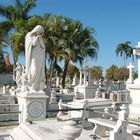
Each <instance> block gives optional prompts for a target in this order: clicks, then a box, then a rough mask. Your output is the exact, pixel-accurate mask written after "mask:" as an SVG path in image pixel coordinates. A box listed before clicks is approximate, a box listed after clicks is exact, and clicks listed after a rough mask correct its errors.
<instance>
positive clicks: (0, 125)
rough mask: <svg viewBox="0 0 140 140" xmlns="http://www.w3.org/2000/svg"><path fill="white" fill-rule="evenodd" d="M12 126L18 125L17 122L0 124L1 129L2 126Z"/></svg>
mask: <svg viewBox="0 0 140 140" xmlns="http://www.w3.org/2000/svg"><path fill="white" fill-rule="evenodd" d="M13 125H19V123H18V121H6V122H0V127H3V126H13Z"/></svg>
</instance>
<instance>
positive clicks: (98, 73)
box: [91, 66, 103, 80]
mask: <svg viewBox="0 0 140 140" xmlns="http://www.w3.org/2000/svg"><path fill="white" fill-rule="evenodd" d="M102 72H103V68H102V67H101V66H94V67H92V68H91V73H92V75H93V78H94V79H96V80H99V79H100V78H101V77H102V76H103V73H102Z"/></svg>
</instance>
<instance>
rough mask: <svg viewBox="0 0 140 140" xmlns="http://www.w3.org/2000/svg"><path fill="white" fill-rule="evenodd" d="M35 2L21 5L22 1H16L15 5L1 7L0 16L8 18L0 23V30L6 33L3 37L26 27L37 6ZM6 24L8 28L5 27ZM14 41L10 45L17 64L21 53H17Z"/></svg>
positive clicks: (33, 0) (28, 0)
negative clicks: (30, 13) (29, 14)
mask: <svg viewBox="0 0 140 140" xmlns="http://www.w3.org/2000/svg"><path fill="white" fill-rule="evenodd" d="M35 2H36V0H26V1H25V2H24V3H21V1H20V0H15V5H8V6H3V5H0V15H1V16H3V17H5V18H6V20H5V21H2V22H1V23H0V29H1V30H3V31H4V34H3V35H5V36H7V35H11V34H12V33H13V32H12V31H14V30H15V31H18V30H19V29H21V28H22V26H25V24H26V20H27V19H28V18H29V16H28V13H29V11H30V10H31V9H32V8H33V7H35V6H36V5H35ZM4 24H5V26H6V25H7V26H6V27H5V26H4ZM4 27H5V28H4ZM13 29H14V30H13ZM3 38H4V37H3ZM13 41H14V40H11V42H10V45H11V50H12V52H13V58H14V64H15V63H16V61H17V59H18V53H19V52H17V48H16V47H15V46H14V44H13Z"/></svg>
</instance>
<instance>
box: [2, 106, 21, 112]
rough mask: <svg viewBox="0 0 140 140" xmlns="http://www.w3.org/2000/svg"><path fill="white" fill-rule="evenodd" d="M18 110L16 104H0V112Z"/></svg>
mask: <svg viewBox="0 0 140 140" xmlns="http://www.w3.org/2000/svg"><path fill="white" fill-rule="evenodd" d="M16 111H19V105H18V104H0V113H1V112H16Z"/></svg>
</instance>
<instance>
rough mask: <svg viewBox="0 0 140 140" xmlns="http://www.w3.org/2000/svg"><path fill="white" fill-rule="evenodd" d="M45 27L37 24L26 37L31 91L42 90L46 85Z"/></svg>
mask: <svg viewBox="0 0 140 140" xmlns="http://www.w3.org/2000/svg"><path fill="white" fill-rule="evenodd" d="M43 34H44V29H43V27H42V26H41V25H37V26H36V27H35V28H34V29H33V30H32V31H31V32H28V33H27V35H26V37H25V63H26V64H25V67H26V69H25V77H26V78H27V86H28V88H29V90H30V91H35V92H36V91H42V90H43V89H44V88H45V87H46V85H45V81H46V78H45V44H44V41H43V38H42V36H43Z"/></svg>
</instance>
